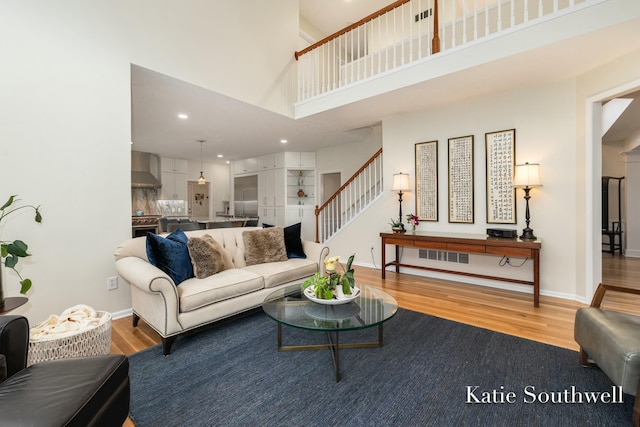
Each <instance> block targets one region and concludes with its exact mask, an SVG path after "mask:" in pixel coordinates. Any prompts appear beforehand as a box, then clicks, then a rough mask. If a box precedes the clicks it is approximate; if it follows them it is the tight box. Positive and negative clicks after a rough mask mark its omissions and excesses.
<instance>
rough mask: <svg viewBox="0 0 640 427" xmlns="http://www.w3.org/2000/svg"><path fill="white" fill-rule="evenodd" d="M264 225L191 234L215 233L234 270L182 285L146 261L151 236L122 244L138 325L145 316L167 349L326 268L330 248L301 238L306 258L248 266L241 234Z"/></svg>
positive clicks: (120, 257)
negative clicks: (187, 335)
mask: <svg viewBox="0 0 640 427" xmlns="http://www.w3.org/2000/svg"><path fill="white" fill-rule="evenodd" d="M258 229H260V228H259V227H238V228H220V229H208V230H195V231H186V232H185V234H186V235H187V237H189V238H191V237H202V236H203V235H205V234H209V235H211V236H212V237H213V238H214V240H215V241H216V242H217V243H219V244H220V245H221V246H222V247H223V248H224V250H225V251H226V252H227V253H228V254H229V256H230V257H231V260H232V262H233V268H231V269H228V270H224V271H221V272H219V273H216V274H214V275H212V276H209V277H206V278H204V279H198V278H195V277H194V278H190V279H187V280H185V281H183V282H182V283H180V284H179V285H178V286H176V285H175V284H174V283H173V280H172V279H171V278H170V276H169V275H167V274H166V273H165V272H163V271H162V270H160V269H159V268H157V267H155V266H154V265H152V264H151V263H150V262H149V260H148V258H147V251H146V239H147V238H146V237H137V238H134V239H129V240H127V241H125V242H123V243H122V244H121V245H120V246H119V247H118V248H117V250H116V252H115V254H114V255H115V260H116V261H115V264H116V270H117V272H118V274H119V275H120V276H121V277H122V278H123V279H124V280H125V281H127V282H128V283H129V284H130V285H131V299H132V301H131V303H132V307H133V326H134V327H135V326H137V324H138V320H139V319H140V318H142V319H143V320H144V321H145V322H146V323H147V324H148V325H149V326H151V327H152V328H153V329H154V330H155V331H157V332H158V334H160V336H161V337H162V343H163V351H164V354H165V355H167V354H169V353H170V351H171V345H172V344H173V341H174V340H175V339H176V338H177V337H178V336H179V335H180V334H183V333H185V332H187V331H191V330H194V329H196V328H199V327H202V326H205V325H207V324H210V323H212V322H215V321H217V320H220V319H224V318H227V317H230V316H233V315H236V314H239V313H241V312H244V311H247V310H250V309H253V308H256V307H259V306H261V305H262V303H263V301H264V298H265V297H266V296H267V295H268V294H269V293H271V292H273V291H275V290H276V289H278V288H281V287H284V286H286V285H289V284H292V283H301V282H302V281H303V280H304V279H306V278H308V277H310V276H312V275H313V274H314V273H316V272H317V271H320V270H321V269H322V268H324V264H323V262H322V261H323V260H324V258H325V257H326V256H327V255H328V253H329V249H328V248H327V247H323V246H322V245H320V244H317V243H314V242H309V241H305V240H302V247H303V250H304V252H305V254H306V256H307V258H306V259H301V258H291V259H288V260H286V261H279V262H269V263H264V264H255V265H250V266H247V265H246V262H245V246H244V241H243V236H242V233H243V232H244V231H249V230H258Z"/></svg>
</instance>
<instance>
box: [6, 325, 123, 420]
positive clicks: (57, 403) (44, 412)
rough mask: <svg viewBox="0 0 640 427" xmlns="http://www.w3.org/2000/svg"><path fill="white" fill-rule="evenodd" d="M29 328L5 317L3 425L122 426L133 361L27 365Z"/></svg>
mask: <svg viewBox="0 0 640 427" xmlns="http://www.w3.org/2000/svg"><path fill="white" fill-rule="evenodd" d="M28 350H29V323H28V321H27V319H26V318H25V317H23V316H0V424H1V425H6V426H39V427H47V426H50V427H57V426H82V427H86V426H96V427H97V426H104V427H115V426H118V427H120V426H122V424H123V423H124V422H125V420H126V419H127V416H128V415H129V361H128V359H127V357H126V356H123V355H115V354H110V355H105V356H91V357H79V358H73V359H59V360H52V361H47V362H40V363H35V364H33V365H31V366H29V367H26V365H27V352H28Z"/></svg>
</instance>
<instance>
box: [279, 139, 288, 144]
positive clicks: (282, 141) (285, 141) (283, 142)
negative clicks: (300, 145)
mask: <svg viewBox="0 0 640 427" xmlns="http://www.w3.org/2000/svg"><path fill="white" fill-rule="evenodd" d="M287 142H289V141H287V140H286V139H281V140H280V143H281V144H286V143H287Z"/></svg>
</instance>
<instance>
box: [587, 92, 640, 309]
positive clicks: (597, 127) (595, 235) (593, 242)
mask: <svg viewBox="0 0 640 427" xmlns="http://www.w3.org/2000/svg"><path fill="white" fill-rule="evenodd" d="M639 89H640V80H635V81H633V82H629V83H627V84H625V85H623V86H620V87H617V88H614V89H610V90H608V91H606V92H602V93H599V94H597V95H594V96H592V97H589V98H587V100H586V138H585V141H586V145H587V147H586V150H585V152H586V156H585V171H586V188H585V190H586V191H585V196H586V197H585V208H586V221H585V225H586V230H585V237H586V241H585V267H586V268H585V270H584V271H585V275H586V281H585V300H586V301H587V302H588V301H590V300H591V298H592V297H593V294H594V292H595V289H596V287H597V285H598V283H600V282H601V281H602V278H603V268H602V265H603V263H602V259H603V258H602V256H603V252H602V218H601V213H602V207H603V205H602V176H603V175H605V174H603V139H602V130H603V123H602V105H603V103H604V102H605V101H607V100H610V99H612V98H615V97H622V96H624V95H626V94H630V93H632V92H635V91H638V90H639ZM625 234H626V233H625Z"/></svg>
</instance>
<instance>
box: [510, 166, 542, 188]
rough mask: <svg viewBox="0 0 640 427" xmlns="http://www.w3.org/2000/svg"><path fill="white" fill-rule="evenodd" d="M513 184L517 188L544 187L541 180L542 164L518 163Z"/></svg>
mask: <svg viewBox="0 0 640 427" xmlns="http://www.w3.org/2000/svg"><path fill="white" fill-rule="evenodd" d="M513 186H514V187H515V188H525V187H529V188H534V187H542V181H540V165H539V164H537V163H525V164H523V165H516V167H515V173H514V174H513Z"/></svg>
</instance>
